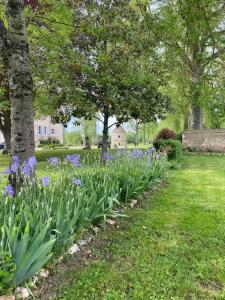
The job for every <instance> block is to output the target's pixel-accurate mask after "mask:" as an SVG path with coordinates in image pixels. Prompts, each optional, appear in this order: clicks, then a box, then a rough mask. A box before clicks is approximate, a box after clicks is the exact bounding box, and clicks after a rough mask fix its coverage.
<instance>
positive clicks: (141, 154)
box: [131, 149, 143, 158]
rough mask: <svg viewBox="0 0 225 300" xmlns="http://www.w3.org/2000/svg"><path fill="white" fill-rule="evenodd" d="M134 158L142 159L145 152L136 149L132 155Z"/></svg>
mask: <svg viewBox="0 0 225 300" xmlns="http://www.w3.org/2000/svg"><path fill="white" fill-rule="evenodd" d="M131 156H132V157H136V158H140V157H142V156H143V151H142V150H140V149H135V150H133V152H132V153H131Z"/></svg>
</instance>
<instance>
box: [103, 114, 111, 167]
mask: <svg viewBox="0 0 225 300" xmlns="http://www.w3.org/2000/svg"><path fill="white" fill-rule="evenodd" d="M108 132H109V115H108V109H107V108H105V110H104V120H103V138H102V162H103V163H105V161H106V156H107V153H108V148H109V134H108Z"/></svg>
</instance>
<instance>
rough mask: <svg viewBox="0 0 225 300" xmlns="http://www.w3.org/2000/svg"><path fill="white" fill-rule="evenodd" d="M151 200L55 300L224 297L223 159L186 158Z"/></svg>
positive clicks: (109, 236)
mask: <svg viewBox="0 0 225 300" xmlns="http://www.w3.org/2000/svg"><path fill="white" fill-rule="evenodd" d="M149 197H150V196H148V197H147V198H146V199H145V200H144V202H143V204H142V207H140V208H137V209H135V210H130V211H128V214H129V216H130V219H129V221H128V222H124V221H123V222H122V223H121V225H120V229H118V230H106V231H104V232H103V233H101V235H100V236H99V237H98V238H97V239H100V240H101V241H105V242H104V243H103V244H104V245H105V246H103V247H96V243H94V245H93V249H92V251H93V253H94V255H93V258H92V259H90V260H89V261H88V265H87V266H86V267H85V268H84V269H82V270H78V269H77V267H75V266H74V269H73V271H72V272H71V271H70V274H62V276H61V282H63V280H64V277H65V276H67V277H70V278H71V277H72V278H73V280H72V284H71V283H70V284H69V285H66V286H63V285H62V286H61V288H60V293H59V295H61V296H58V298H57V299H68V300H71V299H93V300H97V299H104V300H108V299H112V300H117V299H118V300H119V299H134V300H138V299H146V300H150V299H153V300H157V299H158V300H163V299H166V300H170V299H177V300H178V299H187V300H189V299H197V300H199V299H202V300H207V299H221V300H222V299H225V290H224V287H225V157H223V156H200V155H186V156H185V158H184V167H183V168H182V169H180V170H174V171H171V172H170V176H169V178H168V182H167V184H166V186H165V187H164V188H162V189H161V190H160V191H157V192H156V193H155V194H154V196H153V197H152V198H149ZM97 244H98V243H97ZM100 244H101V243H100Z"/></svg>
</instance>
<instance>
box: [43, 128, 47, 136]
mask: <svg viewBox="0 0 225 300" xmlns="http://www.w3.org/2000/svg"><path fill="white" fill-rule="evenodd" d="M44 133H45V135H47V127H46V126H45V127H44Z"/></svg>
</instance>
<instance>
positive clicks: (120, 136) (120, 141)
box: [112, 132, 127, 147]
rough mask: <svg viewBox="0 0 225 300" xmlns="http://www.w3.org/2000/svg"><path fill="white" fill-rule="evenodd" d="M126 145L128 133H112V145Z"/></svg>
mask: <svg viewBox="0 0 225 300" xmlns="http://www.w3.org/2000/svg"><path fill="white" fill-rule="evenodd" d="M126 145H127V139H126V133H124V132H122V133H117V132H116V133H112V147H115V146H116V147H125V146H126Z"/></svg>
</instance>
